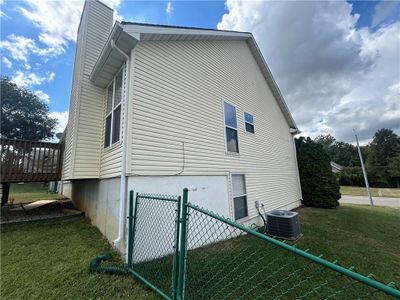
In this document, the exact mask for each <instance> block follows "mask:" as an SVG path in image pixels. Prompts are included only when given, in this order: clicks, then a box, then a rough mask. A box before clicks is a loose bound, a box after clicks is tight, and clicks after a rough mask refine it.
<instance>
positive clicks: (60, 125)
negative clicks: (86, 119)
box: [49, 111, 68, 133]
mask: <svg viewBox="0 0 400 300" xmlns="http://www.w3.org/2000/svg"><path fill="white" fill-rule="evenodd" d="M49 115H50V117H52V118H55V119H57V121H58V122H57V125H56V128H55V132H56V133H58V132H64V129H65V127H66V126H67V124H68V111H62V112H59V111H53V112H51V113H50V114H49Z"/></svg>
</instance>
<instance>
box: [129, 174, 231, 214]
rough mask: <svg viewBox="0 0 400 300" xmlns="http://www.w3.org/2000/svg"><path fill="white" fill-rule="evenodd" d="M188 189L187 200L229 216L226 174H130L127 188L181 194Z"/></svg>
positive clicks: (136, 190)
mask: <svg viewBox="0 0 400 300" xmlns="http://www.w3.org/2000/svg"><path fill="white" fill-rule="evenodd" d="M184 188H188V189H189V202H191V203H193V204H196V205H199V206H201V207H204V208H206V209H208V210H211V211H213V212H215V213H218V214H220V215H223V216H225V217H229V199H228V181H227V176H136V177H135V176H132V177H129V178H128V190H134V192H135V193H137V192H138V193H150V194H166V195H178V196H179V195H182V191H183V189H184Z"/></svg>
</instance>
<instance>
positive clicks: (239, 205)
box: [232, 175, 247, 220]
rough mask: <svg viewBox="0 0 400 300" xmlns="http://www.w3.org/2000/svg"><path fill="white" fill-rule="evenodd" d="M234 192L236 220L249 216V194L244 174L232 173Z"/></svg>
mask: <svg viewBox="0 0 400 300" xmlns="http://www.w3.org/2000/svg"><path fill="white" fill-rule="evenodd" d="M232 193H233V207H234V211H235V220H238V219H242V218H244V217H247V195H246V182H245V178H244V175H232Z"/></svg>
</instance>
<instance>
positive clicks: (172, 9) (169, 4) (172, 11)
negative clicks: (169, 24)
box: [165, 1, 174, 17]
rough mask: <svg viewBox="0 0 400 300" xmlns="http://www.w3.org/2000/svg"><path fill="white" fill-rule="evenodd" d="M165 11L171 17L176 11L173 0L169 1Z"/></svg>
mask: <svg viewBox="0 0 400 300" xmlns="http://www.w3.org/2000/svg"><path fill="white" fill-rule="evenodd" d="M165 12H166V13H167V16H168V17H171V16H172V14H173V13H174V7H173V6H172V2H171V1H168V3H167V6H166V7H165Z"/></svg>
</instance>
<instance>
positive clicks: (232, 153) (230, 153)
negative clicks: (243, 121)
mask: <svg viewBox="0 0 400 300" xmlns="http://www.w3.org/2000/svg"><path fill="white" fill-rule="evenodd" d="M225 103H227V104H229V105H232V106H233V107H234V108H235V116H236V128H233V127H232V126H229V125H227V124H226V122H225ZM222 112H223V118H224V138H225V153H226V154H229V155H239V153H240V143H239V130H238V127H239V126H238V117H237V108H236V106H235V105H233V104H232V103H231V102H229V101H226V100H222ZM226 127H228V128H230V129H233V130H236V133H237V145H238V152H232V151H228V142H227V140H226Z"/></svg>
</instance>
